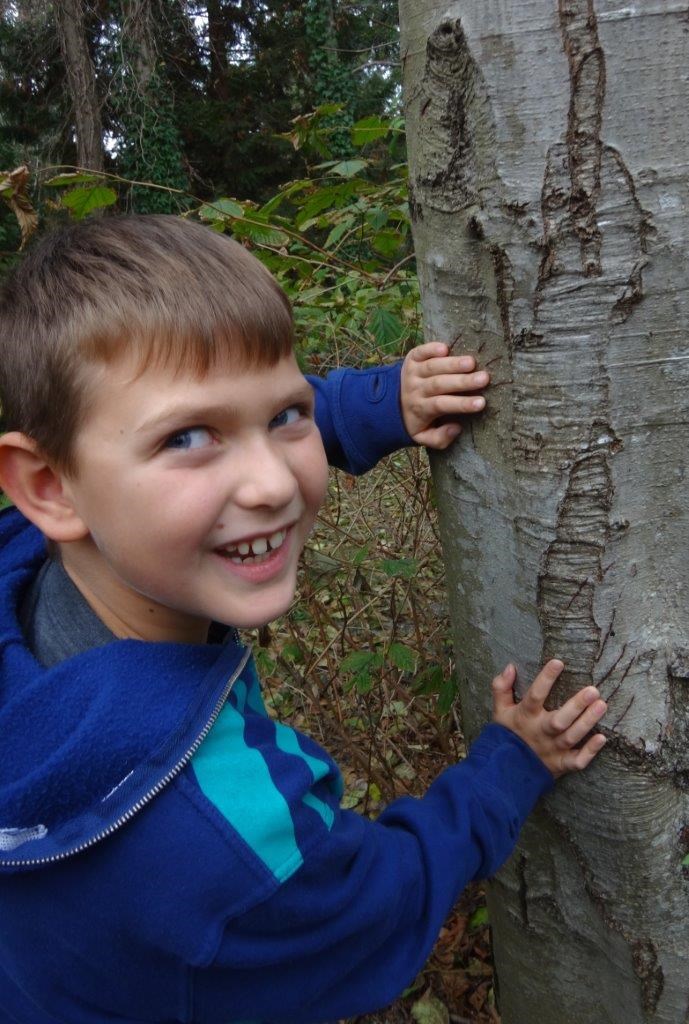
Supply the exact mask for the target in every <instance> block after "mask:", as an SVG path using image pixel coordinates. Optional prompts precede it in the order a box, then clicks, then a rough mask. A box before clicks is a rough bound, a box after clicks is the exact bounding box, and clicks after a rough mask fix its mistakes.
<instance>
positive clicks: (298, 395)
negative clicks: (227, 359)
mask: <svg viewBox="0 0 689 1024" xmlns="http://www.w3.org/2000/svg"><path fill="white" fill-rule="evenodd" d="M314 400H315V396H314V392H313V388H312V387H311V385H310V384H309V382H308V381H307V380H304V383H303V385H299V386H298V387H295V388H292V389H291V390H290V391H288V392H286V393H285V394H282V395H276V396H275V400H274V402H271V405H274V406H275V412H276V413H278V412H280V410H281V409H286V408H287V406H290V405H299V404H306V405H312V404H313V402H314ZM237 415H238V414H237V410H236V407H234V406H233V405H232V404H230V403H227V402H213V403H210V404H205V403H198V402H179V403H178V404H175V405H171V406H168V407H167V408H165V409H162V410H161V411H160V412H159V413H156V414H154V415H153V416H151V417H149V418H148V419H147V420H144V422H143V423H140V424H139V425H138V426H137V427H135V429H134V433H135V434H145V433H149V432H151V431H160V430H165V429H167V428H170V427H175V426H179V425H180V424H182V423H186V424H189V423H194V424H196V423H202V422H204V421H205V420H210V419H215V418H216V417H230V418H237Z"/></svg>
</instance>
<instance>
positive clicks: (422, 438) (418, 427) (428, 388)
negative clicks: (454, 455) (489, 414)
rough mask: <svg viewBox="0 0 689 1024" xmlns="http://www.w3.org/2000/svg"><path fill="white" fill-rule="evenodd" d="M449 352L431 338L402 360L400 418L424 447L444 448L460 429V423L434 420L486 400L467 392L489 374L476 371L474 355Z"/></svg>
mask: <svg viewBox="0 0 689 1024" xmlns="http://www.w3.org/2000/svg"><path fill="white" fill-rule="evenodd" d="M449 352H450V349H449V347H448V346H447V345H445V344H443V342H440V341H431V342H429V343H428V344H427V345H419V347H418V348H415V349H412V351H411V352H410V353H409V355H408V356H407V357H406V359H405V360H404V363H403V364H402V385H401V395H400V401H401V405H402V419H403V420H404V425H405V427H406V429H407V433H409V434H411V436H412V437H413V438H414V440H415V441H416V443H417V444H423V445H426V447H427V448H438V449H442V448H447V446H448V445H449V444H451V443H452V441H454V439H455V438H456V437H457V435H458V434H459V433H461V430H462V427H461V425H460V424H459V423H442V424H438V423H436V421H437V420H439V419H441V418H442V419H445V417H447V416H452V417H454V416H461V415H462V414H466V413H472V412H480V411H481V409H483V408H484V406H485V404H486V400H485V398H482V397H481V396H479V395H473V396H472V395H467V394H466V392H471V391H480V390H481V388H485V387H486V385H487V384H488V382H489V380H490V377H489V375H488V374H487V373H486V371H485V370H478V371H476V360H475V359H474V357H473V356H451V355H449ZM474 371H476V372H474Z"/></svg>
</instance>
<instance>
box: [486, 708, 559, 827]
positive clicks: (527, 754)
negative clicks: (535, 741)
mask: <svg viewBox="0 0 689 1024" xmlns="http://www.w3.org/2000/svg"><path fill="white" fill-rule="evenodd" d="M469 759H470V760H472V761H479V762H483V766H485V768H490V772H491V774H492V773H493V772H495V773H496V775H497V776H498V777H499V780H500V784H501V789H503V790H504V791H506V792H509V793H510V795H511V797H512V799H513V800H514V805H515V808H516V810H517V813H518V814H519V817H520V819H521V821H522V822H523V821H524V820H525V819H526V818H527V817H528V815H529V814H530V813H531V811H532V810H533V808H534V806H535V805H536V803H537V801H538V800H539V798H540V797H541V796H543V795H544V794H545V793H548V792H549V791H550V790H551V789H552V788H553V786H554V785H555V779H554V778H553V775H552V774H551V772H549V771H548V769H547V768H546V766H545V764H544V763H543V761H541V759H540V757H537V755H536V754H534V752H533V750H532V749H531V747H529V746H528V744H526V743H524V741H523V740H522V739H520V738H519V736H517V734H516V733H514V732H512V731H511V730H510V729H506V728H505V727H504V726H502V725H497V724H496V723H495V722H491V723H490V724H489V725H487V726H485V727H484V729H483V731H482V732H481V734H480V735H479V737H478V739H477V740H476V741H475V742H474V743H473V745H472V747H471V749H470V751H469ZM476 767H477V769H478V771H479V772H480V771H481V770H482V767H480V766H479V765H477V766H476Z"/></svg>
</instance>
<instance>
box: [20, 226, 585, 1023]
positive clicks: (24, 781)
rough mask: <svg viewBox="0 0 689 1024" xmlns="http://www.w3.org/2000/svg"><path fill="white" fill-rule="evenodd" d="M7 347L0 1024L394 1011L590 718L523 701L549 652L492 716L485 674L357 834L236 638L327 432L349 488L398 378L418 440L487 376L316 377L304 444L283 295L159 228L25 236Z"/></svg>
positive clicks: (396, 439) (319, 488) (510, 675)
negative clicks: (409, 784) (449, 758)
mask: <svg viewBox="0 0 689 1024" xmlns="http://www.w3.org/2000/svg"><path fill="white" fill-rule="evenodd" d="M0 346H1V347H2V352H1V353H0V378H1V379H0V390H1V394H2V403H3V412H4V415H5V419H6V424H7V426H8V428H9V432H8V433H7V434H5V436H4V437H3V438H2V439H1V440H0V483H1V484H2V486H3V488H4V489H5V490H6V491H7V493H8V494H9V495H10V496H11V498H12V499H13V500H14V502H15V504H16V506H17V509H13V510H10V511H8V512H7V513H5V514H4V515H3V517H2V518H1V519H0V543H1V546H0V687H1V689H0V735H2V737H3V749H2V755H1V757H0V921H2V927H1V928H0V1005H1V1006H2V1007H3V1011H2V1012H3V1014H4V1016H3V1021H4V1020H8V1021H11V1022H18V1024H55V1022H65V1024H103V1022H105V1021H109V1022H115V1021H119V1022H128V1024H133V1022H135V1021H136V1022H142V1021H150V1022H153V1021H157V1022H167V1024H172V1022H218V1024H231V1022H248V1021H252V1022H266V1021H272V1022H277V1021H285V1022H295V1024H296V1022H298V1024H307V1022H309V1021H312V1022H318V1021H326V1020H332V1019H333V1018H337V1017H342V1016H351V1015H353V1014H358V1013H361V1012H364V1011H366V1010H371V1009H373V1008H375V1007H377V1006H380V1005H382V1004H384V1003H386V1002H388V1001H390V1000H391V999H393V998H394V997H395V996H396V995H397V994H398V993H399V992H400V991H401V990H402V988H403V987H404V986H405V985H406V984H408V983H409V981H410V980H411V979H412V978H413V977H414V975H415V973H416V972H417V971H418V970H419V968H420V967H421V966H422V964H423V962H424V960H425V958H426V957H427V955H428V952H429V951H430V948H431V946H432V944H433V942H434V940H435V937H436V935H437V932H438V930H439V928H440V926H441V924H442V922H443V919H444V917H445V916H446V914H447V913H448V911H449V910H450V908H451V906H452V904H453V902H454V900H455V898H456V897H457V895H458V893H459V891H460V890H461V888H462V887H463V886H464V885H465V884H466V882H468V881H469V880H470V879H471V878H474V877H481V876H485V875H489V874H491V873H493V872H494V871H495V870H496V869H497V868H498V867H499V866H500V864H501V863H502V861H503V860H504V859H505V857H506V856H507V855H508V854H509V852H510V851H511V849H512V847H513V845H514V842H515V840H516V837H517V834H518V831H519V828H520V826H521V824H522V821H523V820H524V818H525V816H526V815H527V813H528V812H529V811H530V809H531V808H532V806H533V804H534V803H535V801H536V800H537V798H538V797H539V796H540V795H541V793H543V792H544V791H546V790H547V789H548V788H549V787H550V786H551V785H552V779H553V776H557V775H559V774H562V773H563V772H565V771H568V770H574V769H579V768H582V767H584V766H585V765H586V764H587V763H588V762H589V761H590V760H591V758H592V757H593V756H594V755H595V754H596V753H597V751H598V750H599V749H600V747H601V746H602V743H603V737H601V736H593V737H592V738H589V739H588V740H586V741H585V742H583V746H581V747H579V746H578V745H579V744H580V743H581V742H582V741H584V739H585V737H586V736H587V735H588V734H589V732H590V730H591V729H592V727H593V726H594V725H595V723H596V721H597V720H598V719H599V718H600V717H601V715H602V714H603V712H604V710H605V704H604V703H603V701H601V700H599V699H598V693H597V691H596V690H595V689H594V688H593V687H587V688H586V689H584V690H582V691H581V692H580V693H579V694H578V695H577V696H576V697H574V698H572V699H571V700H570V701H569V702H568V703H567V704H565V705H564V707H562V708H560V709H559V710H558V711H556V712H547V711H545V710H544V707H543V701H544V699H545V697H546V696H547V694H548V692H549V690H550V687H551V686H552V684H553V682H554V680H555V678H556V677H557V675H558V674H559V672H560V671H561V669H562V665H561V663H560V662H556V661H551V662H549V663H548V665H546V667H545V668H544V669H543V671H542V672H541V673H540V675H539V676H538V677H537V679H536V681H535V682H534V684H533V685H532V686H531V688H530V690H529V691H528V693H527V695H526V697H525V698H524V700H523V701H522V702H521V703H519V704H515V703H514V699H513V696H512V686H513V683H514V675H515V673H514V669H513V667H511V666H508V667H507V668H506V669H505V670H504V671H503V672H502V673H501V674H500V675H499V676H498V677H497V678H496V679H495V681H494V700H495V721H496V724H492V725H489V726H488V727H487V728H486V729H485V730H484V732H483V733H482V734H481V736H480V737H479V739H478V740H477V742H476V743H475V745H474V747H473V748H472V751H471V752H470V754H469V756H468V757H467V759H466V760H465V761H464V762H462V763H461V764H459V765H456V766H454V767H452V768H450V769H448V770H446V771H445V772H443V773H442V774H441V775H440V777H439V778H438V779H437V780H436V782H435V783H434V784H433V786H431V788H430V789H429V791H428V793H427V794H426V795H425V796H424V798H423V799H421V800H411V799H402V800H398V801H396V802H395V803H394V804H392V805H391V806H390V807H389V808H388V809H387V810H386V811H385V812H384V813H383V814H382V815H381V816H380V818H379V819H378V821H377V822H375V823H373V822H369V821H367V820H365V819H363V818H361V817H359V816H358V815H356V814H353V813H351V812H346V811H341V810H340V808H339V796H340V795H341V788H340V787H341V782H340V776H339V773H338V770H337V768H336V766H335V765H334V763H333V762H332V761H331V759H330V758H329V757H328V755H327V754H326V753H325V752H324V751H323V750H321V749H320V748H319V747H318V746H317V745H316V744H315V743H313V742H312V741H311V740H310V739H308V738H307V737H305V736H303V735H300V734H297V733H296V732H295V731H293V730H292V729H290V728H288V727H287V726H285V725H282V724H277V723H275V722H274V721H272V720H271V719H269V718H268V717H267V716H266V714H265V710H264V707H263V704H262V700H261V696H260V689H259V685H258V680H257V679H256V676H255V673H254V670H253V667H252V663H251V661H250V657H249V652H248V651H247V650H246V649H245V648H244V647H243V646H242V645H241V644H240V643H239V640H238V637H237V635H236V632H235V628H234V627H249V626H256V625H259V624H263V623H266V622H268V621H269V620H271V619H273V618H275V617H276V616H277V615H280V614H282V613H283V612H285V611H286V610H287V608H288V607H289V605H290V602H291V601H292V598H293V594H294V588H295V580H296V571H297V561H298V557H299V554H300V552H301V550H302V547H303V545H304V542H305V540H306V537H307V536H308V533H309V530H310V529H311V526H312V524H313V521H314V518H315V516H316V513H317V510H318V507H319V505H320V503H321V501H322V499H323V495H324V491H325V484H326V458H325V454H324V450H323V443H322V441H321V434H322V436H323V439H324V440H325V443H326V447H327V448H328V450H329V453H330V455H331V458H332V459H333V460H334V461H335V462H336V463H337V464H339V465H343V466H346V467H348V468H350V469H352V470H355V471H363V470H364V469H366V468H368V466H370V465H372V464H373V462H375V461H376V460H377V459H378V458H379V457H380V456H381V455H382V454H384V453H385V452H386V451H389V450H391V449H392V448H394V447H396V446H399V445H400V444H403V443H408V441H409V436H408V434H407V432H406V430H405V429H404V424H403V423H402V421H401V420H400V411H399V399H400V395H399V393H398V387H400V388H401V395H402V404H403V409H404V416H405V422H406V424H407V427H408V429H409V430H410V431H411V433H412V434H414V435H415V436H416V437H417V439H418V440H421V441H426V442H427V443H429V442H430V443H431V444H435V445H437V446H438V447H442V446H444V445H445V444H446V443H448V442H449V440H450V438H451V435H452V434H453V433H454V432H456V428H448V427H447V426H440V427H438V426H434V425H433V420H434V419H435V418H436V417H437V416H438V415H439V414H442V413H449V414H453V413H457V412H461V411H463V410H464V409H466V407H467V406H466V403H469V402H471V401H473V400H474V399H472V398H467V397H466V396H464V395H462V392H463V391H466V390H469V391H472V390H475V389H477V388H479V387H481V386H484V385H485V383H486V377H485V375H480V374H478V375H477V374H474V373H472V372H471V371H472V370H473V366H474V364H473V361H471V360H469V361H468V362H464V363H462V364H461V366H464V367H465V368H468V369H469V371H470V372H469V375H468V377H467V376H466V375H465V374H464V373H461V372H459V374H458V373H457V371H458V369H460V364H458V362H457V361H456V360H453V359H450V358H449V357H446V356H445V353H446V352H447V350H446V349H445V347H444V346H439V347H433V346H430V347H424V348H423V349H422V350H418V351H417V352H416V353H415V354H412V357H411V358H410V357H408V359H407V361H405V365H404V369H403V371H402V372H403V379H402V384H401V385H398V381H399V369H395V368H392V369H390V370H374V371H370V372H369V371H366V372H364V373H363V374H358V375H357V374H356V373H353V372H351V371H344V372H339V373H336V374H334V375H331V377H329V378H328V379H327V380H326V381H325V382H314V387H315V389H316V392H317V394H316V401H317V403H318V406H319V412H318V421H319V426H320V430H321V432H320V433H319V430H318V429H317V427H316V425H315V422H314V419H313V403H314V399H313V391H312V387H311V386H310V385H309V384H308V383H307V382H306V381H305V379H304V378H303V377H302V375H301V373H300V372H299V370H298V368H297V365H296V362H295V360H294V356H293V354H292V321H291V314H290V310H289V306H288V303H287V301H286V299H285V297H284V295H283V293H282V292H281V291H280V289H279V288H278V287H277V285H276V284H275V282H274V281H273V280H272V278H271V277H270V275H269V274H268V273H267V271H265V270H264V268H263V267H262V266H261V265H260V264H259V263H258V262H257V261H256V260H255V259H254V258H253V257H252V256H250V255H249V254H248V253H247V252H246V251H245V250H244V249H242V248H241V247H240V246H238V245H236V244H235V243H233V242H231V241H229V240H228V239H226V238H224V237H222V236H218V235H215V234H213V233H212V232H210V231H208V230H207V229H205V228H201V227H199V226H196V225H193V224H190V223H185V222H183V221H181V220H177V219H175V218H167V217H148V218H120V219H118V218H114V219H110V220H103V221H97V222H92V223H87V224H85V225H83V226H79V227H76V228H70V229H67V230H65V231H63V232H61V233H58V234H57V235H54V236H52V237H50V238H47V239H45V240H44V241H43V242H42V243H41V244H40V245H39V246H38V247H37V248H36V249H35V250H34V251H33V252H32V253H30V254H29V255H28V256H27V258H26V260H25V261H24V263H23V264H22V265H21V266H20V268H19V269H18V271H17V272H16V274H15V275H14V278H13V280H12V281H11V282H10V283H9V284H8V286H7V288H6V290H5V295H4V298H3V300H2V305H0ZM434 354H435V355H434ZM438 357H440V358H438ZM436 371H439V373H438V372H436ZM439 377H440V378H442V377H445V378H446V379H445V384H444V386H443V387H441V386H440V385H439ZM439 392H444V393H443V394H442V395H440V398H438V397H436V396H437V394H438V393H439ZM46 540H47V543H48V546H49V551H50V557H49V558H47V559H46V551H45V543H46ZM227 627H231V628H229V629H228V628H227Z"/></svg>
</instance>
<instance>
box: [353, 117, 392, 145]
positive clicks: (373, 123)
mask: <svg viewBox="0 0 689 1024" xmlns="http://www.w3.org/2000/svg"><path fill="white" fill-rule="evenodd" d="M389 131H390V125H389V124H388V122H387V121H383V120H382V119H381V118H380V117H376V116H373V117H362V118H361V120H360V121H357V122H356V124H353V125H352V145H353V146H365V145H366V143H367V142H375V140H376V139H384V138H385V136H386V135H387V134H388V132H389Z"/></svg>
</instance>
